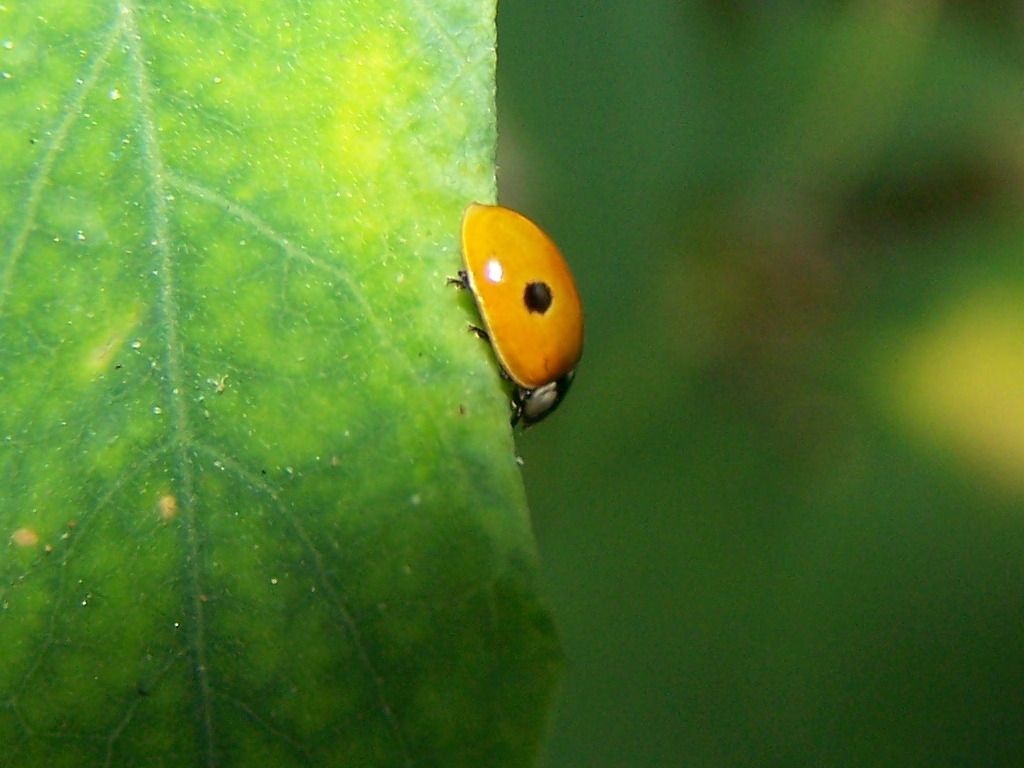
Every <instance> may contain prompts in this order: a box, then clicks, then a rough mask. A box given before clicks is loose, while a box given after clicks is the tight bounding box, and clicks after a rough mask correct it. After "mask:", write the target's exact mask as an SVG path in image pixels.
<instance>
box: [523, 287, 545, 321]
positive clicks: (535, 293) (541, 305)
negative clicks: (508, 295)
mask: <svg viewBox="0 0 1024 768" xmlns="http://www.w3.org/2000/svg"><path fill="white" fill-rule="evenodd" d="M523 303H524V304H525V305H526V308H527V309H528V310H530V311H531V312H536V313H537V314H538V315H543V314H544V313H545V312H547V311H548V308H549V307H550V306H551V289H550V288H548V284H547V283H527V284H526V290H525V291H523Z"/></svg>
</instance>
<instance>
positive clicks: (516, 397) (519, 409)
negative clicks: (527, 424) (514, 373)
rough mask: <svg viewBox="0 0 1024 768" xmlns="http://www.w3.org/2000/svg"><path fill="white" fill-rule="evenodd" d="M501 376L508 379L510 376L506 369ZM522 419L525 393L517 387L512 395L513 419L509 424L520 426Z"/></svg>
mask: <svg viewBox="0 0 1024 768" xmlns="http://www.w3.org/2000/svg"><path fill="white" fill-rule="evenodd" d="M501 375H502V376H503V377H504V378H506V379H508V374H507V373H505V369H504V368H503V369H502V371H501ZM521 418H523V393H522V391H521V390H520V389H519V387H516V388H515V389H514V390H513V393H512V418H510V419H509V423H510V424H511V425H512V426H513V427H515V426H516V425H517V424H519V420H520V419H521Z"/></svg>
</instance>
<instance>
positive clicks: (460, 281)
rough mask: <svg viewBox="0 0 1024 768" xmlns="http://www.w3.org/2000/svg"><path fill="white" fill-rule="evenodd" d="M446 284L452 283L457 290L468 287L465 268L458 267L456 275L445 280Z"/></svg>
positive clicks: (467, 276)
mask: <svg viewBox="0 0 1024 768" xmlns="http://www.w3.org/2000/svg"><path fill="white" fill-rule="evenodd" d="M445 284H446V285H454V286H455V287H456V288H458V289H459V290H468V289H469V275H467V274H466V270H464V269H460V270H459V276H458V277H449V278H448V279H447V280H445Z"/></svg>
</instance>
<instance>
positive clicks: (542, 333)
mask: <svg viewBox="0 0 1024 768" xmlns="http://www.w3.org/2000/svg"><path fill="white" fill-rule="evenodd" d="M462 259H463V263H464V264H465V267H466V268H465V269H464V270H461V271H460V272H459V276H458V278H450V280H449V282H450V283H453V284H455V285H458V286H459V287H462V288H465V289H467V290H468V291H469V292H470V293H472V294H473V299H474V300H475V301H476V306H477V309H478V310H479V312H480V318H481V319H482V320H483V328H476V327H474V328H473V330H474V331H475V332H476V333H477V334H478V335H479V336H481V337H483V338H485V339H487V340H488V341H490V344H491V347H492V348H493V349H494V354H495V356H496V357H497V358H498V362H499V363H500V364H501V368H502V371H503V373H504V375H505V376H506V378H508V379H509V380H510V381H511V382H512V383H513V384H514V385H515V386H514V390H513V395H512V411H513V413H512V425H513V426H515V425H516V424H518V423H519V422H520V421H521V422H522V423H523V426H524V427H527V426H529V425H531V424H534V423H536V422H538V421H540V420H541V419H543V418H544V417H545V416H547V415H548V414H550V413H551V412H552V411H554V410H555V408H557V407H558V405H559V403H561V402H562V398H564V397H565V394H566V393H567V392H568V391H569V385H570V384H572V380H573V377H574V375H575V368H576V363H578V362H579V359H580V355H581V354H582V353H583V305H582V304H581V303H580V296H579V293H577V291H576V283H575V282H574V281H573V279H572V274H571V273H570V272H569V267H568V265H567V264H566V263H565V259H564V258H562V254H561V252H560V251H559V250H558V246H556V245H555V244H554V242H552V240H551V238H550V237H548V236H547V235H546V234H545V233H544V231H543V230H542V229H541V228H540V227H538V226H537V225H536V224H534V223H533V222H532V221H530V220H529V219H528V218H526V217H525V216H523V215H522V214H519V213H516V212H515V211H512V210H510V209H508V208H503V207H501V206H500V205H484V204H482V203H473V204H472V205H470V206H469V207H468V208H467V209H466V213H465V214H464V216H463V218H462Z"/></svg>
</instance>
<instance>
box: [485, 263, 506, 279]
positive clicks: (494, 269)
mask: <svg viewBox="0 0 1024 768" xmlns="http://www.w3.org/2000/svg"><path fill="white" fill-rule="evenodd" d="M484 274H485V275H486V276H487V279H488V280H490V281H491V282H492V283H500V282H501V280H502V278H503V277H504V276H505V270H504V269H502V267H501V262H500V261H498V260H497V259H488V260H487V263H486V264H484Z"/></svg>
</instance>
